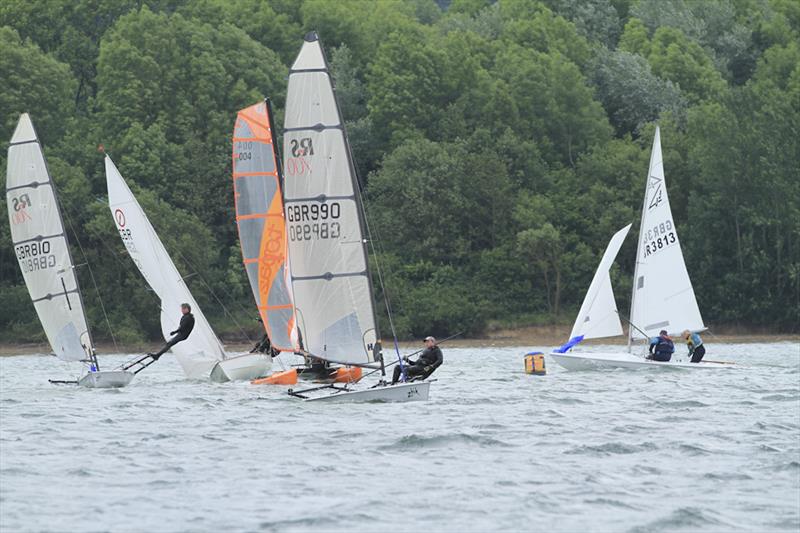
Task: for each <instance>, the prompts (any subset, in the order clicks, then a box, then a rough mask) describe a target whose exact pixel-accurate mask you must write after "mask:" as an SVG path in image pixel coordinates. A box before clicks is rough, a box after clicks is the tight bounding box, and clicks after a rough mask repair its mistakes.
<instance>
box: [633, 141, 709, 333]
mask: <svg viewBox="0 0 800 533" xmlns="http://www.w3.org/2000/svg"><path fill="white" fill-rule="evenodd" d="M631 322H632V323H633V324H635V325H636V327H637V328H639V329H641V330H643V331H644V333H646V334H647V336H649V337H655V336H657V335H658V332H659V331H660V330H662V329H666V330H667V331H668V332H669V333H671V334H675V333H679V332H681V331H683V330H685V329H688V330H691V331H700V330H703V329H705V326H704V325H703V318H702V317H701V316H700V310H699V309H698V307H697V300H696V299H695V295H694V289H693V288H692V282H691V280H690V279H689V273H688V272H687V271H686V264H685V263H684V261H683V253H682V252H681V245H680V242H679V240H678V231H677V229H676V228H675V223H674V222H673V220H672V210H671V209H670V206H669V197H668V196H667V186H666V182H665V181H664V165H663V160H662V156H661V133H660V131H659V128H658V127H656V134H655V139H654V140H653V151H652V153H651V155H650V170H649V173H648V178H647V188H646V189H645V195H644V205H643V207H642V223H641V226H640V227H639V244H638V249H637V252H636V267H635V271H634V276H633V295H632V297H631ZM630 336H631V339H637V338H644V337H643V335H642V333H641V332H640V331H637V330H636V328H631V332H630Z"/></svg>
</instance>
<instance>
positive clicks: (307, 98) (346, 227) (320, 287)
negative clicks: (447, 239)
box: [284, 32, 380, 364]
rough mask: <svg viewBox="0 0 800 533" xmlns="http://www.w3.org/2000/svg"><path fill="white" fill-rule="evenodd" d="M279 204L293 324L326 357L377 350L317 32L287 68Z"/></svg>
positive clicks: (358, 231)
mask: <svg viewBox="0 0 800 533" xmlns="http://www.w3.org/2000/svg"><path fill="white" fill-rule="evenodd" d="M284 180H285V188H284V203H285V210H286V225H287V230H288V231H287V235H288V238H289V264H290V270H291V280H292V293H293V298H294V305H295V311H296V319H297V326H298V329H299V330H300V333H301V335H302V339H303V342H304V347H305V349H306V350H307V351H308V352H309V353H311V354H313V355H315V356H318V357H321V358H324V359H328V360H331V361H339V362H351V363H361V364H364V363H370V362H372V361H375V360H376V359H377V358H378V354H379V353H380V346H379V340H378V339H379V336H378V328H377V325H376V320H375V312H374V305H373V296H372V284H371V280H370V274H369V266H368V263H367V249H366V240H365V230H364V220H363V211H362V206H361V203H360V197H359V189H358V187H359V185H358V182H357V178H356V174H355V169H354V166H353V162H352V158H351V154H350V148H349V145H348V142H347V137H346V135H345V131H344V124H343V120H342V116H341V113H340V110H339V106H338V105H337V102H336V97H335V93H334V88H333V83H332V81H331V76H330V73H329V72H328V65H327V63H326V61H325V56H324V55H323V51H322V47H321V45H320V42H319V38H318V36H317V34H316V33H314V32H312V33H309V34H308V35H306V37H305V41H304V43H303V47H302V48H301V50H300V53H299V54H298V56H297V59H296V60H295V62H294V64H293V65H292V68H291V70H290V71H289V90H288V94H287V99H286V119H285V128H284Z"/></svg>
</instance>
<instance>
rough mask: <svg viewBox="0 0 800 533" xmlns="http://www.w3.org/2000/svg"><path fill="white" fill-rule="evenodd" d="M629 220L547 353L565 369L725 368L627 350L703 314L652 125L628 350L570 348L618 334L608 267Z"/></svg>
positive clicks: (692, 325) (697, 324)
mask: <svg viewBox="0 0 800 533" xmlns="http://www.w3.org/2000/svg"><path fill="white" fill-rule="evenodd" d="M630 228H631V225H630V224H629V225H628V226H626V227H624V228H622V229H621V230H619V231H618V232H617V233H616V234H614V236H613V237H612V238H611V240H610V241H609V243H608V246H607V247H606V250H605V252H604V254H603V257H602V259H601V260H600V264H599V266H598V267H597V271H596V272H595V274H594V278H593V279H592V283H591V284H590V285H589V290H588V291H587V292H586V296H585V297H584V300H583V304H582V305H581V309H580V311H579V312H578V316H577V317H576V319H575V324H574V326H573V327H572V332H571V334H570V340H569V341H568V342H567V343H566V344H564V345H563V346H561V347H560V348H558V349H557V350H554V351H552V352H551V353H550V357H551V358H552V359H553V360H555V361H556V362H557V363H558V364H559V365H561V366H563V367H564V368H566V369H567V370H593V369H597V368H655V367H662V368H663V367H670V368H682V369H693V370H694V369H711V368H716V369H718V368H729V366H728V365H726V364H724V363H723V364H720V363H717V362H699V363H691V362H689V361H688V360H687V361H683V360H677V359H676V360H672V359H670V360H669V361H654V360H651V359H647V358H645V357H644V356H643V355H642V356H637V355H635V354H633V353H631V346H632V344H633V342H634V341H636V340H641V339H645V340H649V339H650V338H652V337H655V336H656V335H658V334H659V332H660V331H662V330H665V331H668V332H669V333H670V334H672V335H677V334H678V333H680V332H682V331H684V330H688V331H690V332H692V331H694V332H697V331H703V330H705V329H706V327H705V325H703V319H702V317H701V316H700V310H699V308H698V306H697V300H696V298H695V294H694V289H693V288H692V282H691V280H690V279H689V274H688V272H687V270H686V264H685V262H684V260H683V253H682V252H681V247H680V242H679V241H678V232H677V229H676V228H675V224H674V222H673V220H672V210H671V209H670V205H669V197H668V196H667V187H666V183H665V181H664V166H663V161H662V156H661V135H660V131H659V128H658V127H656V133H655V138H654V139H653V149H652V152H651V154H650V168H649V172H648V180H647V187H646V189H645V196H644V205H643V207H642V221H641V225H640V230H639V234H640V235H639V243H638V248H637V252H636V267H635V271H634V276H633V280H634V283H633V295H632V298H631V312H630V320H629V321H628V323H629V326H630V327H629V329H628V351H627V352H610V353H591V352H574V351H571V350H572V349H573V348H574V347H575V346H576V345H577V344H579V343H580V342H581V341H583V340H585V339H597V338H604V337H614V336H619V335H622V333H623V331H622V323H621V322H620V315H619V312H618V311H617V304H616V302H615V300H614V292H613V289H612V286H611V277H610V274H609V270H610V268H611V265H612V263H613V262H614V259H615V258H616V256H617V254H618V253H619V250H620V247H621V246H622V243H623V241H624V240H625V237H626V236H627V234H628V231H629V230H630Z"/></svg>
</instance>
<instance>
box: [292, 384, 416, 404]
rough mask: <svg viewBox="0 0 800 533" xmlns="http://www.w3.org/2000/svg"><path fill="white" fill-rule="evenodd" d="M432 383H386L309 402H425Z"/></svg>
mask: <svg viewBox="0 0 800 533" xmlns="http://www.w3.org/2000/svg"><path fill="white" fill-rule="evenodd" d="M430 388H431V384H430V382H428V381H420V382H413V383H398V384H397V385H384V386H381V387H375V388H372V389H364V390H353V391H343V392H336V393H334V394H329V395H327V396H318V397H316V398H308V399H306V400H305V401H307V402H328V403H360V402H425V401H428V393H429V391H430Z"/></svg>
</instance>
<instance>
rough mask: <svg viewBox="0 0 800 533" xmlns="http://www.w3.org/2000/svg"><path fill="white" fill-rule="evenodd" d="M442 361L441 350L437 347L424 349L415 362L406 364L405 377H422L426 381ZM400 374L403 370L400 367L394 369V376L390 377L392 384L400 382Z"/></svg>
mask: <svg viewBox="0 0 800 533" xmlns="http://www.w3.org/2000/svg"><path fill="white" fill-rule="evenodd" d="M443 361H444V356H443V355H442V350H441V349H440V348H439V347H438V346H433V347H432V348H425V350H423V351H422V353H421V354H420V355H419V359H417V360H416V361H409V362H408V364H406V365H405V368H406V377H408V378H412V377H416V376H423V378H422V379H427V378H428V377H429V376H430V375H431V374H433V371H434V370H436V369H437V368H439V366H441V364H442V362H443ZM402 373H403V369H402V368H400V365H397V366H396V367H394V375H392V383H393V384H394V383H397V382H398V381H400V375H401V374H402Z"/></svg>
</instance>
